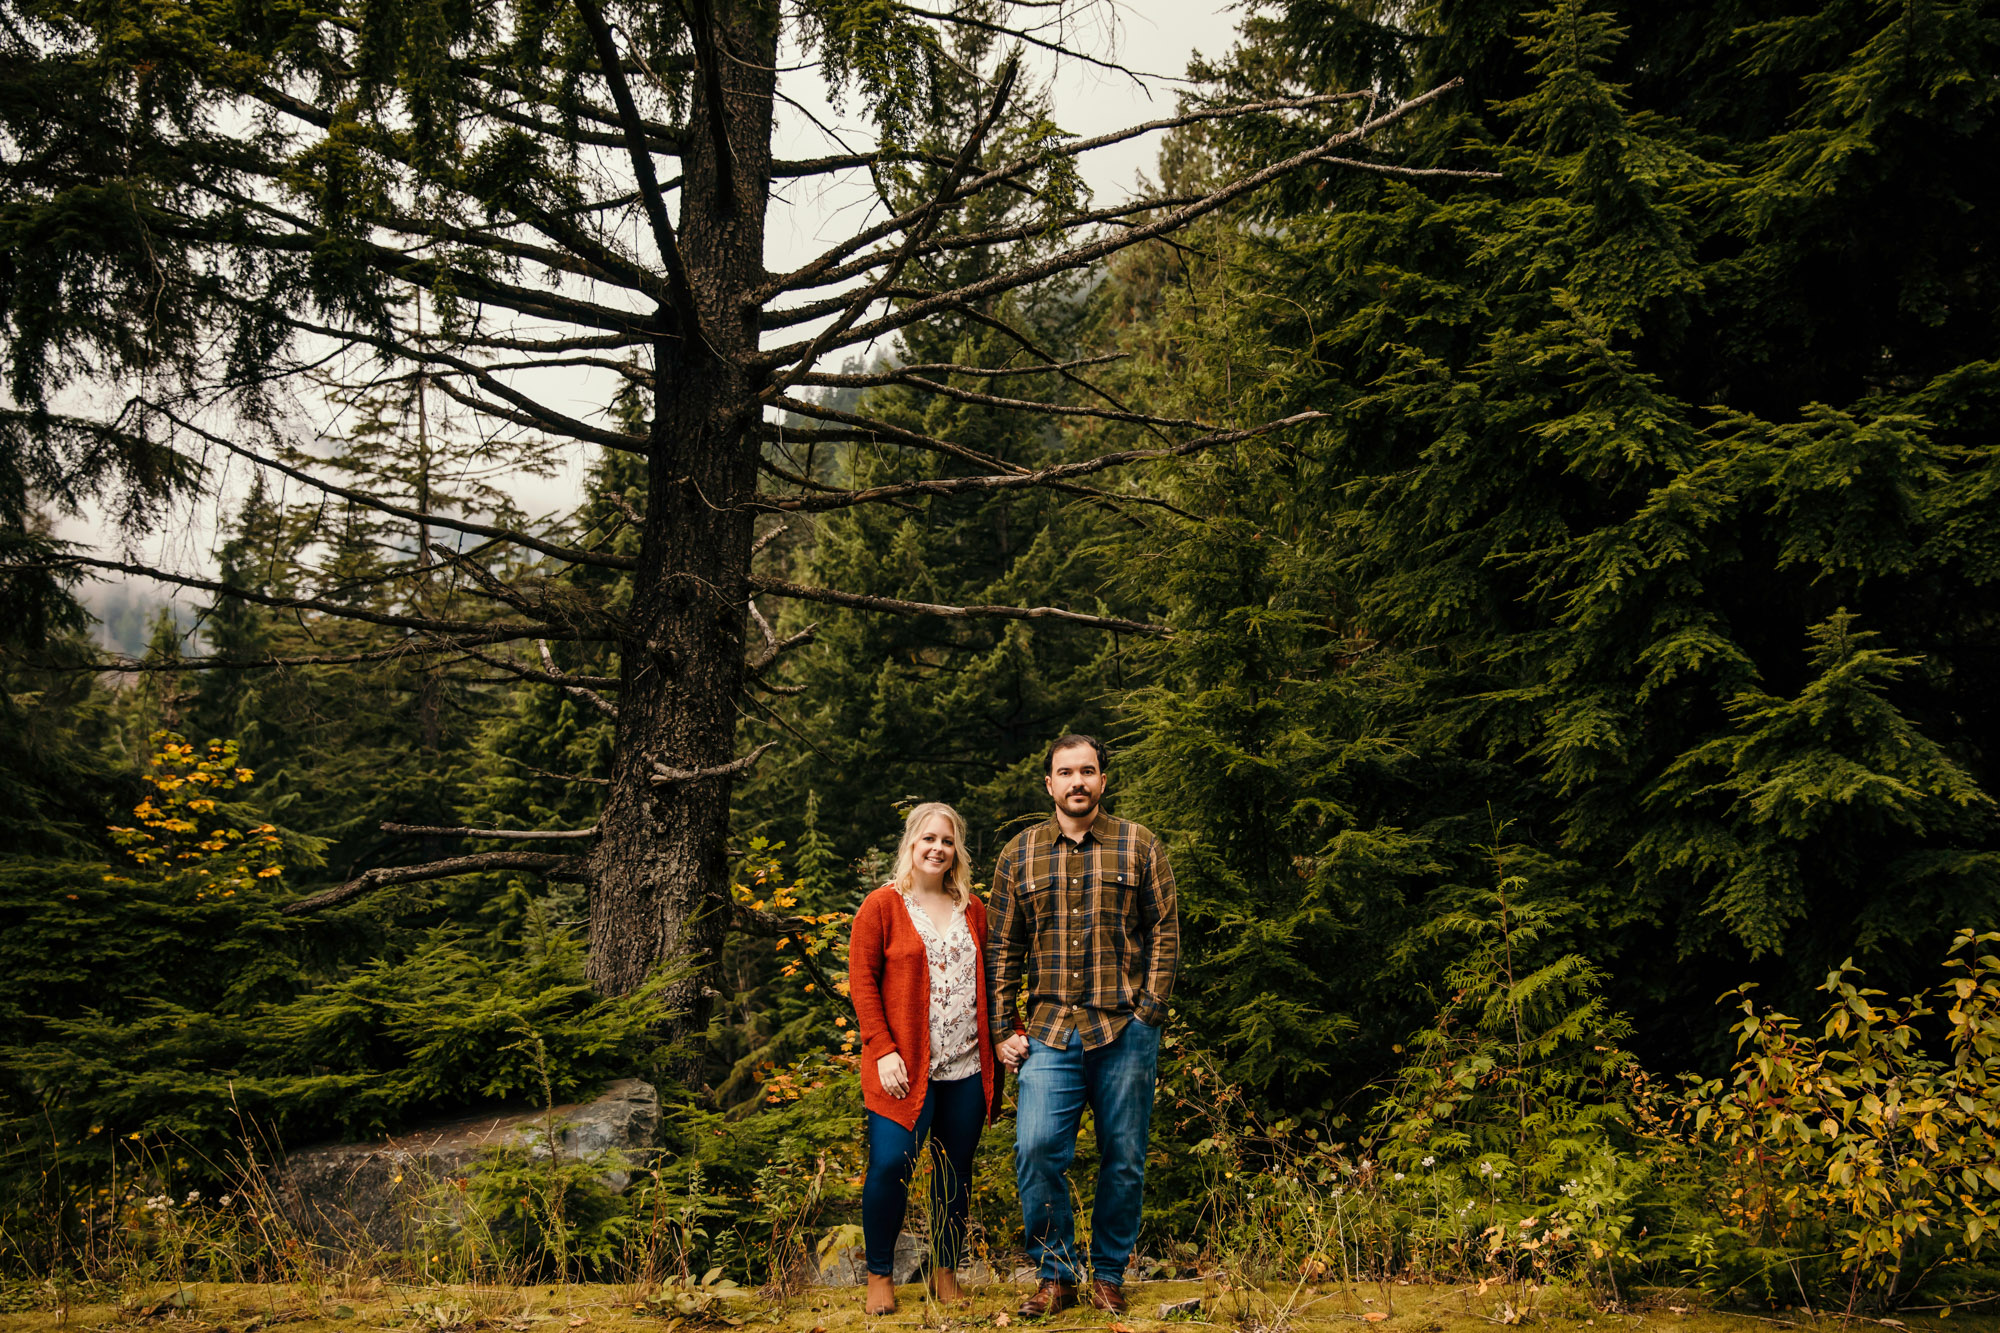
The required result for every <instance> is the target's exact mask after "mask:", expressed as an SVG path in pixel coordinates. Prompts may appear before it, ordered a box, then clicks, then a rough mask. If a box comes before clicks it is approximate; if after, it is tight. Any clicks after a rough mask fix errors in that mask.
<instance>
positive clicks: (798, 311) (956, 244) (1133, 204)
mask: <svg viewBox="0 0 2000 1333" xmlns="http://www.w3.org/2000/svg"><path fill="white" fill-rule="evenodd" d="M1200 198H1201V196H1200V195H1198V194H1189V195H1168V196H1164V197H1161V198H1157V199H1138V200H1131V201H1128V202H1126V203H1122V204H1113V205H1110V206H1108V207H1105V208H1094V209H1091V210H1090V211H1089V212H1086V213H1075V214H1072V215H1070V216H1069V217H1065V218H1061V219H1058V220H1056V221H1053V222H1051V221H1048V220H1046V219H1040V218H1030V219H1028V220H1027V221H1024V222H1017V223H1014V224H1013V225H1011V226H1006V227H994V228H991V229H990V230H987V231H974V232H954V233H950V234H947V235H944V236H934V237H932V238H931V239H930V240H929V241H927V242H926V243H925V244H923V245H922V246H920V247H918V249H917V254H916V257H917V258H924V257H927V256H929V255H941V254H949V253H951V252H952V251H954V250H975V249H979V248H981V247H984V246H997V245H1002V244H1005V243H1007V242H1009V241H1025V240H1039V239H1045V238H1047V237H1049V236H1052V235H1054V234H1055V233H1057V232H1061V231H1075V230H1077V229H1078V228H1080V227H1088V226H1091V225H1093V224H1095V223H1099V222H1117V221H1119V220H1121V219H1123V218H1129V217H1131V216H1132V215H1133V214H1135V213H1150V212H1153V211H1154V210H1156V209H1161V208H1178V207H1180V206H1181V205H1182V204H1191V203H1194V202H1195V201H1196V200H1198V199H1200ZM894 254H895V252H894V251H891V250H875V251H871V252H870V253H868V254H865V255H861V256H859V257H858V258H855V259H850V260H849V261H847V262H846V263H845V264H841V265H839V266H838V267H836V268H832V269H829V270H827V271H826V272H825V273H821V274H817V275H815V276H814V277H813V279H812V280H811V281H810V282H808V283H805V284H802V285H800V286H794V287H779V286H773V285H770V284H766V285H765V286H764V287H761V288H759V289H758V295H759V296H760V297H761V298H762V299H763V300H770V299H771V298H772V297H774V296H776V295H778V294H779V293H781V292H785V291H800V290H804V289H806V288H811V287H827V286H831V285H832V284H834V283H836V282H845V281H846V280H847V279H849V278H853V277H859V276H860V275H861V274H863V273H866V272H868V271H869V270H870V269H875V268H880V267H881V266H882V265H884V264H886V263H888V262H889V261H890V260H891V259H892V258H893V257H894ZM817 306H818V303H814V304H809V305H803V306H792V307H787V308H785V309H783V310H772V311H767V312H765V317H764V327H766V328H783V327H784V326H786V325H788V324H795V323H798V322H799V319H800V318H801V317H802V316H803V315H804V312H807V311H810V310H813V309H816V308H817Z"/></svg>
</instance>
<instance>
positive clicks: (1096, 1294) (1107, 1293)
mask: <svg viewBox="0 0 2000 1333" xmlns="http://www.w3.org/2000/svg"><path fill="white" fill-rule="evenodd" d="M1083 1298H1084V1299H1085V1300H1086V1301H1089V1302H1090V1303H1091V1304H1092V1305H1094V1306H1096V1307H1097V1308H1098V1309H1100V1310H1109V1311H1110V1312H1111V1313H1112V1314H1124V1313H1125V1288H1123V1287H1121V1286H1119V1285H1118V1284H1117V1283H1116V1282H1106V1281H1105V1280H1104V1279H1103V1278H1101V1277H1100V1278H1093V1279H1092V1280H1091V1283H1090V1290H1089V1291H1087V1292H1085V1293H1084V1297H1083Z"/></svg>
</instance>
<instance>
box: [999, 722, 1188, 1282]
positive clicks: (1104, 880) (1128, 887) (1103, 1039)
mask: <svg viewBox="0 0 2000 1333" xmlns="http://www.w3.org/2000/svg"><path fill="white" fill-rule="evenodd" d="M1044 767H1045V769H1046V770H1047V774H1048V776H1047V778H1046V779H1045V785H1046V786H1047V788H1048V792H1049V795H1050V796H1051V797H1052V798H1054V800H1055V807H1056V808H1055V816H1054V817H1053V818H1052V819H1049V820H1047V821H1045V822H1043V823H1041V824H1037V825H1035V826H1034V827H1033V828H1030V829H1028V830H1027V831H1026V832H1024V833H1021V834H1020V835H1019V836H1017V837H1016V838H1015V839H1014V840H1013V841H1012V842H1010V843H1008V844H1007V847H1006V850H1004V851H1002V852H1001V853H1000V863H999V865H998V866H997V867H995V869H994V872H993V890H992V893H991V894H990V895H989V898H988V904H987V948H986V966H987V969H988V973H989V975H988V977H987V985H986V994H987V1003H988V1005H989V1007H990V1009H991V1013H990V1017H991V1019H992V1023H993V1028H992V1030H993V1034H994V1036H995V1038H996V1039H999V1041H1000V1045H999V1054H1000V1058H1001V1060H1002V1061H1003V1062H1004V1063H1005V1064H1006V1065H1007V1067H1008V1068H1010V1069H1016V1070H1018V1071H1019V1072H1020V1082H1019V1084H1018V1094H1019V1096H1018V1113H1017V1115H1016V1118H1015V1122H1014V1172H1015V1175H1016V1177H1017V1179H1018V1180H1019V1182H1020V1188H1021V1217H1022V1221H1023V1222H1024V1223H1025V1225H1026V1228H1027V1233H1028V1253H1029V1255H1030V1256H1031V1257H1032V1258H1033V1259H1034V1261H1035V1264H1036V1267H1037V1270H1038V1273H1039V1276H1040V1279H1041V1285H1040V1286H1039V1287H1038V1288H1037V1289H1036V1291H1035V1294H1034V1295H1033V1296H1030V1297H1029V1298H1028V1300H1027V1302H1026V1303H1025V1304H1023V1305H1022V1306H1021V1313H1022V1314H1023V1315H1025V1316H1027V1317H1028V1318H1031V1319H1032V1318H1040V1317H1041V1316H1043V1315H1049V1314H1054V1313H1056V1312H1057V1311H1059V1310H1064V1309H1067V1308H1068V1307H1069V1306H1071V1305H1074V1304H1075V1303H1076V1300H1077V1288H1078V1285H1079V1283H1080V1282H1081V1281H1082V1278H1083V1273H1082V1269H1081V1266H1080V1265H1079V1264H1078V1262H1077V1255H1076V1224H1075V1219H1074V1218H1073V1217H1072V1216H1071V1211H1070V1199H1069V1182H1068V1175H1067V1173H1068V1171H1069V1165H1070V1162H1071V1160H1072V1159H1073V1158H1074V1157H1075V1155H1076V1132H1077V1128H1078V1126H1079V1125H1080V1124H1081V1123H1082V1121H1083V1108H1084V1107H1085V1106H1088V1107H1089V1108H1090V1110H1091V1114H1092V1115H1093V1116H1094V1117H1095V1119H1096V1122H1097V1146H1098V1150H1099V1153H1100V1155H1101V1162H1100V1164H1099V1166H1098V1169H1097V1201H1096V1205H1095V1207H1094V1208H1093V1209H1092V1211H1091V1219H1090V1277H1091V1282H1090V1287H1089V1289H1088V1291H1087V1293H1086V1296H1085V1299H1087V1300H1088V1301H1089V1302H1090V1304H1092V1305H1094V1306H1096V1307H1097V1308H1098V1309H1100V1310H1110V1311H1112V1312H1114V1313H1117V1312H1122V1311H1123V1310H1124V1309H1125V1294H1124V1289H1123V1283H1124V1281H1125V1265H1126V1262H1127V1261H1128V1260H1129V1259H1130V1258H1131V1257H1132V1246H1133V1245H1134V1244H1135V1243H1136V1242H1137V1241H1138V1239H1139V1209H1140V1203H1141V1196H1142V1195H1143V1193H1144V1190H1145V1184H1146V1143H1147V1138H1148V1134H1149V1133H1150V1131H1151V1129H1152V1123H1153V1086H1154V1082H1155V1080H1156V1077H1157V1075H1158V1071H1159V1059H1160V1027H1161V1025H1162V1024H1163V1023H1165V1022H1166V1018H1167V997H1168V996H1169V995H1170V994H1172V992H1173V987H1174V969H1175V967H1176V965H1177V964H1178V963H1179V961H1180V920H1179V918H1178V916H1177V915H1176V912H1175V907H1174V876H1173V872H1172V871H1171V870H1170V869H1168V867H1167V856H1166V851H1165V849H1164V848H1162V847H1161V846H1160V843H1159V840H1158V839H1157V838H1155V837H1154V836H1153V835H1152V834H1151V833H1149V832H1148V831H1147V830H1145V829H1144V828H1141V827H1140V826H1139V825H1137V824H1134V823H1132V822H1131V821H1130V820H1126V819H1119V818H1117V817H1116V816H1114V815H1110V814H1107V813H1105V812H1104V811H1103V810H1102V809H1101V808H1100V803H1101V802H1102V801H1103V799H1104V786H1105V781H1106V767H1107V762H1106V756H1105V753H1104V747H1103V746H1102V745H1099V744H1098V743H1097V742H1096V741H1094V740H1092V739H1091V738H1090V737H1088V736H1064V737H1063V738H1062V739H1061V740H1059V741H1057V742H1056V743H1055V744H1054V745H1052V746H1050V747H1049V753H1048V757H1047V759H1046V761H1045V763H1044ZM1023 983H1025V984H1026V988H1027V993H1028V1015H1027V1021H1026V1022H1025V1023H1024V1022H1022V1020H1021V1016H1020V1013H1019V1009H1018V1004H1019V996H1018V992H1019V991H1020V990H1021V988H1022V986H1023ZM1003 1033H1004V1034H1006V1035H1005V1036H1004V1037H1003V1036H1002V1034H1003Z"/></svg>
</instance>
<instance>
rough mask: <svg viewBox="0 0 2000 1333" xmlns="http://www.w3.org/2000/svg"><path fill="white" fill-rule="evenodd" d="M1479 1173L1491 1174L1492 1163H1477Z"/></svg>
mask: <svg viewBox="0 0 2000 1333" xmlns="http://www.w3.org/2000/svg"><path fill="white" fill-rule="evenodd" d="M1479 1174H1480V1175H1482V1176H1490V1175H1492V1174H1493V1163H1491V1162H1481V1163H1480V1164H1479Z"/></svg>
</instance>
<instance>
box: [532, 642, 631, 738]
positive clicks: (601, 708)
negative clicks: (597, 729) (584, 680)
mask: <svg viewBox="0 0 2000 1333" xmlns="http://www.w3.org/2000/svg"><path fill="white" fill-rule="evenodd" d="M535 647H536V648H538V649H540V650H541V654H542V665H543V666H545V667H547V668H548V672H549V675H551V676H553V677H554V678H555V679H556V682H557V683H558V684H560V685H561V686H562V687H563V688H564V689H565V690H568V691H569V692H570V693H571V694H573V695H575V696H576V697H577V698H579V699H583V700H586V701H587V702H589V703H590V705H591V706H592V707H594V708H596V709H597V711H598V712H600V713H602V714H604V715H605V716H606V717H608V718H612V719H614V720H615V719H616V718H617V716H618V705H616V704H614V703H612V702H611V701H610V700H609V699H606V698H605V697H604V696H603V695H601V694H599V693H598V692H597V691H595V690H592V689H588V688H586V687H584V686H582V685H572V684H570V683H569V682H568V681H566V680H564V679H563V673H562V672H561V671H558V670H557V669H556V659H555V655H554V654H553V653H551V652H550V651H549V641H548V640H547V639H536V640H535Z"/></svg>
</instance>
